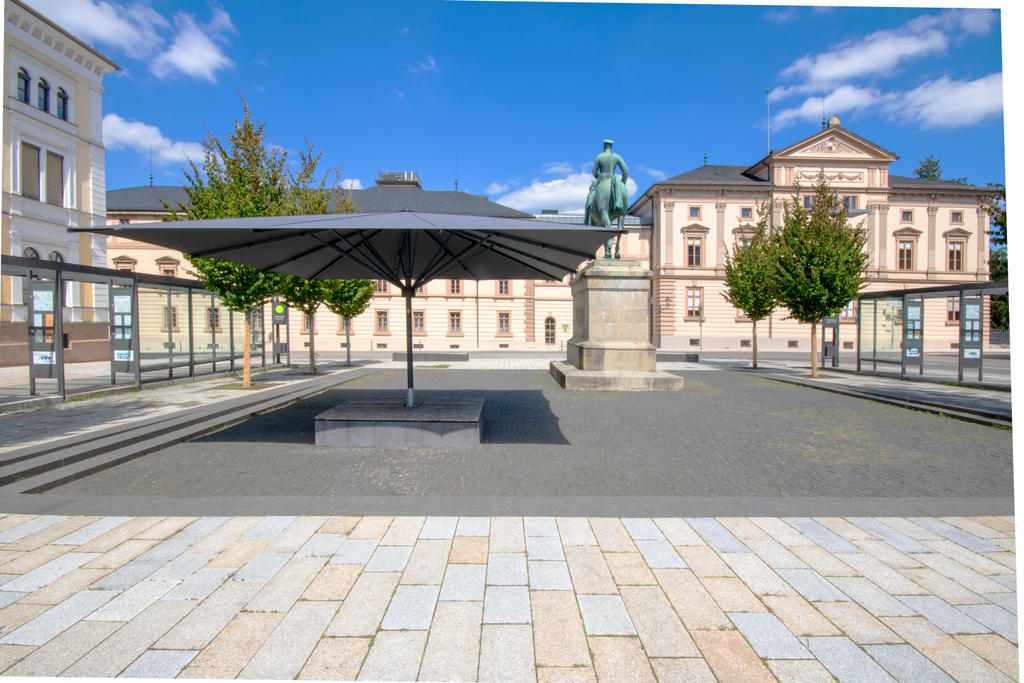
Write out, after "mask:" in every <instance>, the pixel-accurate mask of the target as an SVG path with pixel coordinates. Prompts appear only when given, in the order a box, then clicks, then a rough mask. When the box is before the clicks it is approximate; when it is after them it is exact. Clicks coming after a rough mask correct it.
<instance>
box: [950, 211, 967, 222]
mask: <svg viewBox="0 0 1024 683" xmlns="http://www.w3.org/2000/svg"><path fill="white" fill-rule="evenodd" d="M949 222H950V223H952V224H953V225H963V224H964V212H963V211H950V212H949Z"/></svg>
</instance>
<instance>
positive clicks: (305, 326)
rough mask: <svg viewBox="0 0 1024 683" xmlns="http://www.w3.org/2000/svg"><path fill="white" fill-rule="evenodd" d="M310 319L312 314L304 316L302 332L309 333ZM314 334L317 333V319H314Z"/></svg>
mask: <svg viewBox="0 0 1024 683" xmlns="http://www.w3.org/2000/svg"><path fill="white" fill-rule="evenodd" d="M310 319H311V316H308V315H304V316H302V333H303V334H309V321H310ZM313 334H316V320H313Z"/></svg>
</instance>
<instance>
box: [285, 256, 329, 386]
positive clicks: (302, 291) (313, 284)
mask: <svg viewBox="0 0 1024 683" xmlns="http://www.w3.org/2000/svg"><path fill="white" fill-rule="evenodd" d="M330 282H331V280H307V279H305V278H302V277H298V276H297V275H284V274H282V275H279V276H278V279H277V294H279V295H281V298H282V299H284V300H285V303H287V304H288V305H289V306H291V307H292V308H294V309H296V310H298V311H301V312H302V314H303V315H304V316H306V322H307V323H308V328H309V371H310V373H312V374H314V375H315V374H316V347H315V333H316V310H317V309H318V308H320V304H322V303H324V301H326V300H327V294H328V291H329V290H330V288H331V285H330V284H329V283H330Z"/></svg>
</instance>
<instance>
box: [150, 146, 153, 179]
mask: <svg viewBox="0 0 1024 683" xmlns="http://www.w3.org/2000/svg"><path fill="white" fill-rule="evenodd" d="M149 186H150V187H153V148H152V147H150V148H149Z"/></svg>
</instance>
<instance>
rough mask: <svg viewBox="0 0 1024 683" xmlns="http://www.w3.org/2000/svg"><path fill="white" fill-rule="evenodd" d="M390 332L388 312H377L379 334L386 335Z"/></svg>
mask: <svg viewBox="0 0 1024 683" xmlns="http://www.w3.org/2000/svg"><path fill="white" fill-rule="evenodd" d="M387 331H388V312H387V311H377V333H378V334H381V333H386V332H387Z"/></svg>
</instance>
